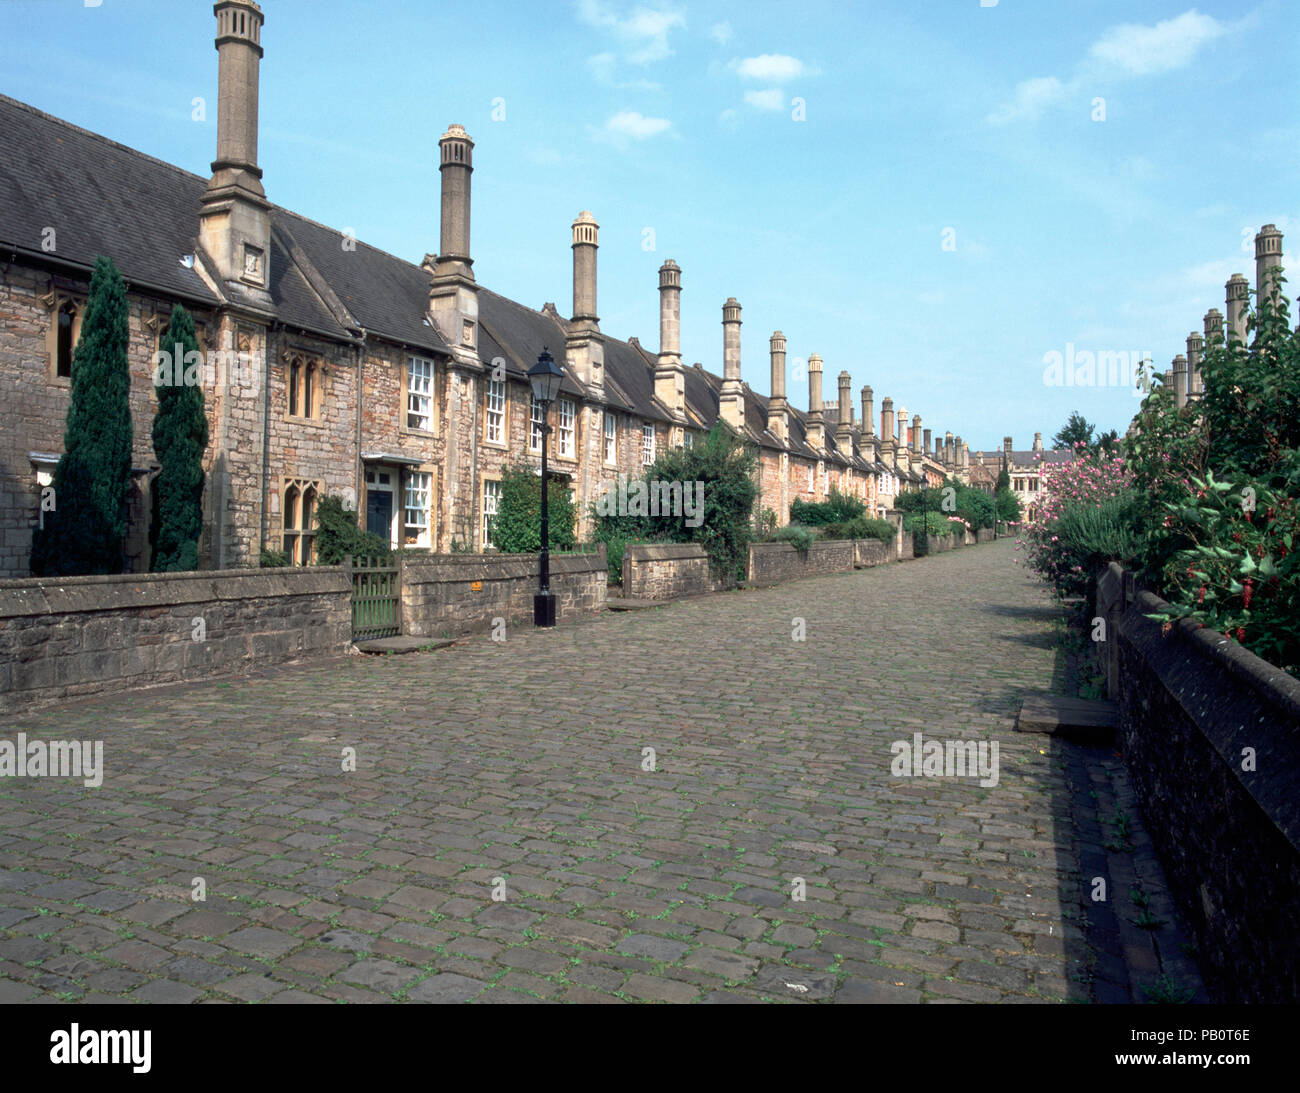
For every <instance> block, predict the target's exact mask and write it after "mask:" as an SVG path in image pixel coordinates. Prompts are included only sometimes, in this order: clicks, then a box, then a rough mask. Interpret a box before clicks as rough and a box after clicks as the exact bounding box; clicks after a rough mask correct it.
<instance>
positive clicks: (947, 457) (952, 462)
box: [943, 433, 957, 470]
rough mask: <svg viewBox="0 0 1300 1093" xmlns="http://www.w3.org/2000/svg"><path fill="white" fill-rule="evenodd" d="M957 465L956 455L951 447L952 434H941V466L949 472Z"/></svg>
mask: <svg viewBox="0 0 1300 1093" xmlns="http://www.w3.org/2000/svg"><path fill="white" fill-rule="evenodd" d="M956 464H957V453H956V452H955V451H954V450H953V446H952V433H944V434H943V465H944V466H945V467H947V468H948V469H949V470H951V469H952V468H953V467H954V466H956Z"/></svg>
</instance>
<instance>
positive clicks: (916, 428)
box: [912, 414, 925, 455]
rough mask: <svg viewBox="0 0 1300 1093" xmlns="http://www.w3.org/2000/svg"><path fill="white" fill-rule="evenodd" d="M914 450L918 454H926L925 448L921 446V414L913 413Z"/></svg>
mask: <svg viewBox="0 0 1300 1093" xmlns="http://www.w3.org/2000/svg"><path fill="white" fill-rule="evenodd" d="M912 451H914V452H915V453H916V454H917V455H925V450H924V449H923V448H922V447H921V415H920V414H913V415H912Z"/></svg>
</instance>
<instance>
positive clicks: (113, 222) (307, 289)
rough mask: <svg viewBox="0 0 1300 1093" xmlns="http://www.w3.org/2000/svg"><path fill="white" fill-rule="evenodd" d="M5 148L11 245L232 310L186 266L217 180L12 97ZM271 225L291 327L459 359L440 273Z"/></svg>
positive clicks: (277, 217) (306, 228)
mask: <svg viewBox="0 0 1300 1093" xmlns="http://www.w3.org/2000/svg"><path fill="white" fill-rule="evenodd" d="M0 148H3V149H4V154H3V155H2V156H0V248H3V249H8V250H11V251H17V252H19V253H24V254H28V255H30V256H32V257H37V256H39V257H41V258H43V259H45V260H46V261H51V260H52V261H57V262H60V263H64V264H67V265H69V266H72V267H75V268H81V269H85V270H89V269H90V268H92V267H93V266H94V263H95V257H96V256H97V255H100V254H103V255H107V256H108V257H110V258H112V259H113V262H114V263H115V264H116V266H117V268H118V269H119V270H120V271H121V273H122V276H123V277H125V278H126V279H127V281H128V282H130V283H133V284H135V285H136V286H138V287H140V288H146V289H152V290H154V291H157V292H159V293H162V294H168V295H173V296H175V297H177V298H179V299H182V300H186V301H189V302H192V303H197V304H200V305H203V306H207V307H215V306H217V305H218V304H220V303H221V300H220V299H219V298H218V296H217V295H216V293H214V292H213V291H212V289H211V288H209V287H208V285H207V283H206V282H205V281H204V280H203V278H202V277H201V276H200V275H199V272H198V270H197V269H196V268H195V263H194V262H193V261H192V260H191V262H190V263H189V264H188V265H187V264H185V263H183V262H182V261H181V259H182V258H183V257H184V256H186V255H189V256H193V255H194V254H195V251H196V248H197V235H198V225H199V210H200V207H201V202H202V197H203V193H204V190H205V189H206V188H207V179H205V178H201V177H200V176H198V175H195V174H191V173H190V172H189V171H184V170H181V169H180V168H179V167H175V166H173V165H172V164H170V163H164V162H163V161H162V160H160V159H155V158H154V157H153V156H148V155H145V154H144V153H143V152H140V151H137V150H136V149H134V148H128V147H127V146H126V145H123V144H118V143H117V142H116V141H112V140H109V139H108V138H107V137H102V136H100V135H99V134H97V133H92V132H90V131H89V130H86V129H82V128H80V127H78V126H75V125H72V124H70V123H69V122H66V121H63V120H62V119H60V118H56V117H53V116H52V115H50V114H46V113H44V112H42V111H40V110H37V109H35V108H34V107H31V106H28V105H27V104H26V103H21V102H19V101H17V100H16V99H11V98H9V97H8V96H5V95H0ZM46 228H53V229H54V231H55V236H54V243H55V245H54V249H53V250H51V251H49V252H46V251H44V250H43V249H42V245H41V244H42V238H43V236H42V233H43V232H44V231H45V229H46ZM271 228H272V235H271V254H270V256H269V257H270V269H271V283H270V285H269V291H270V293H271V298H272V300H273V301H274V303H275V307H276V317H277V318H278V319H279V320H280V321H281V322H283V323H285V324H286V325H288V326H297V327H303V328H306V329H309V330H312V331H315V332H317V333H322V334H326V335H329V336H332V337H338V338H345V337H348V336H349V334H350V331H349V327H351V326H353V325H355V326H360V327H365V328H366V329H367V330H369V331H371V332H373V333H376V334H379V335H382V336H384V337H388V338H392V339H393V340H395V341H399V342H403V343H406V344H408V345H411V346H414V347H417V348H423V349H427V350H430V351H434V352H443V353H445V352H446V351H447V346H446V343H445V342H444V341H443V339H442V337H441V336H440V335H439V333H438V331H437V330H436V329H435V328H434V327H432V326H429V325H427V324H426V323H425V322H424V318H423V317H424V314H425V313H426V311H427V309H428V296H429V277H428V274H427V273H425V272H424V271H423V270H421V269H420V267H419V266H413V265H411V264H410V263H409V262H405V261H403V260H402V259H400V258H397V257H396V256H394V255H391V254H387V253H385V252H384V251H381V250H377V249H376V248H374V247H371V246H368V245H366V244H365V243H360V242H356V241H355V240H352V239H351V238H349V237H346V236H344V234H343V233H342V232H338V231H335V230H334V229H333V228H327V227H325V226H324V225H323V224H318V223H316V222H315V221H314V220H308V219H307V218H306V217H303V216H298V215H297V214H296V213H292V212H290V211H289V210H287V209H283V208H280V207H279V206H278V205H272V206H271ZM331 297H332V299H331ZM339 305H341V307H340V306H339Z"/></svg>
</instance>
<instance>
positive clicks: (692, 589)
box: [623, 543, 719, 600]
mask: <svg viewBox="0 0 1300 1093" xmlns="http://www.w3.org/2000/svg"><path fill="white" fill-rule="evenodd" d="M718 587H719V585H718V583H717V582H716V581H714V579H713V575H712V574H711V573H710V571H709V556H708V554H706V553H705V551H704V548H703V547H702V546H700V545H699V544H698V543H639V544H635V545H632V546H629V547H627V549H626V550H624V551H623V595H624V596H626V597H627V598H628V599H630V600H674V599H677V598H678V597H680V596H698V595H701V594H703V593H705V592H713V591H716V590H717V588H718Z"/></svg>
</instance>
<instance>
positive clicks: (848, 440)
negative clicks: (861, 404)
mask: <svg viewBox="0 0 1300 1093" xmlns="http://www.w3.org/2000/svg"><path fill="white" fill-rule="evenodd" d="M852 386H853V377H852V376H850V375H849V374H848V373H847V372H841V373H840V399H839V402H838V403H837V405H838V407H839V411H840V422H839V424H838V425H837V426H836V427H835V443H836V444H837V445H838V446H839V449H840V451H841V453H843V454H844V455H852V454H853V397H852V395H850V394H849V391H850V389H851V388H852Z"/></svg>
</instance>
